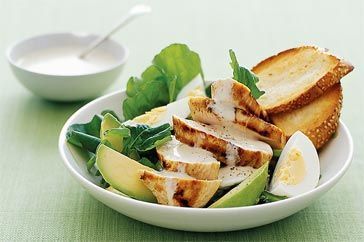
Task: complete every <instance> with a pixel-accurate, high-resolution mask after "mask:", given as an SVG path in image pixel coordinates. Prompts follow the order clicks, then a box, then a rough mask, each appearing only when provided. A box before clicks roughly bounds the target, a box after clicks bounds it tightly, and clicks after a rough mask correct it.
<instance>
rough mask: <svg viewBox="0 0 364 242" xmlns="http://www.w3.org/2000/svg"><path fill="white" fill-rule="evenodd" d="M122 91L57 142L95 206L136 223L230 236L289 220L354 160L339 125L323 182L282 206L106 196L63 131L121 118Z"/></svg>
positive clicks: (88, 111) (78, 117)
mask: <svg viewBox="0 0 364 242" xmlns="http://www.w3.org/2000/svg"><path fill="white" fill-rule="evenodd" d="M125 95H126V94H125V91H120V92H116V93H112V94H109V95H106V96H103V97H100V98H98V99H96V100H94V101H92V102H90V103H89V104H87V105H85V106H84V107H82V108H81V109H80V110H78V111H77V112H76V113H75V114H73V115H72V116H71V117H70V118H69V119H68V121H67V122H66V124H65V125H64V127H63V129H62V131H61V133H60V137H59V152H60V154H61V156H62V158H63V161H64V164H65V165H66V167H67V169H68V170H69V171H70V173H71V174H72V176H73V177H74V178H75V179H76V180H77V181H78V182H79V183H80V184H81V185H82V186H83V187H84V188H85V189H86V190H87V191H88V192H89V193H90V194H91V195H92V196H93V197H95V198H96V199H97V200H99V201H101V202H102V203H104V204H105V205H107V206H109V207H110V208H112V209H115V210H116V211H118V212H120V213H122V214H124V215H126V216H129V217H131V218H134V219H136V220H139V221H142V222H145V223H148V224H153V225H156V226H161V227H165V228H170V229H178V230H186V231H201V232H212V231H232V230H239V229H247V228H252V227H257V226H261V225H264V224H268V223H272V222H274V221H277V220H280V219H283V218H285V217H288V216H290V215H292V214H294V213H296V212H298V211H300V210H302V209H304V208H305V207H307V206H308V205H310V204H311V203H312V202H313V201H315V200H316V199H318V198H319V197H321V196H322V195H324V194H325V192H327V191H328V190H329V189H330V188H332V187H333V186H334V185H335V184H336V183H337V182H338V181H339V180H340V178H341V177H342V176H343V175H344V173H345V172H346V170H347V169H348V167H349V165H350V163H351V159H352V155H353V141H352V138H351V135H350V132H349V130H348V129H347V127H346V126H345V125H344V124H343V123H342V122H340V125H339V128H338V131H337V134H336V136H335V138H334V139H332V140H331V141H330V142H329V143H328V144H327V145H326V147H325V148H324V149H323V150H322V151H321V152H320V154H319V156H320V166H321V179H320V182H319V185H318V186H317V187H316V188H315V189H314V190H312V191H310V192H307V193H305V194H302V195H299V196H296V197H293V198H289V199H286V200H282V201H278V202H274V203H268V204H262V205H256V206H249V207H237V208H214V209H213V208H210V209H207V208H181V207H171V206H165V205H159V204H154V203H147V202H142V201H138V200H135V199H132V198H128V197H123V196H120V195H117V194H114V193H112V192H109V191H107V190H105V189H103V188H101V187H99V186H97V185H95V183H96V181H95V180H94V178H93V177H92V176H90V175H89V173H88V172H87V170H86V165H85V161H86V160H85V159H83V157H82V154H81V153H80V151H79V150H77V149H76V148H75V147H73V146H72V145H69V144H67V143H66V139H65V137H66V132H67V128H68V127H69V126H70V125H71V124H74V123H82V122H88V121H89V120H90V119H91V118H92V117H93V115H94V114H100V113H101V111H103V110H105V109H111V110H114V111H116V112H117V114H118V115H120V116H122V115H121V110H120V109H121V102H122V100H123V99H124V98H125Z"/></svg>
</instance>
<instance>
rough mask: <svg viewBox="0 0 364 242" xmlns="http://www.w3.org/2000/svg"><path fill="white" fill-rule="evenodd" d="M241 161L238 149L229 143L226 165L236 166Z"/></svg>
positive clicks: (227, 145)
mask: <svg viewBox="0 0 364 242" xmlns="http://www.w3.org/2000/svg"><path fill="white" fill-rule="evenodd" d="M238 159H239V153H238V147H236V146H235V145H233V144H231V143H230V142H228V143H227V144H226V164H227V165H228V166H231V165H235V163H236V161H237V160H238Z"/></svg>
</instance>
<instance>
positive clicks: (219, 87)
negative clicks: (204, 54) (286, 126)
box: [211, 79, 268, 120]
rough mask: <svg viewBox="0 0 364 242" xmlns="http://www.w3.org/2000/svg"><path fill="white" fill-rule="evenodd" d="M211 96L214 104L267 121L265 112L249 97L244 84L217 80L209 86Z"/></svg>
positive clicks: (228, 80)
mask: <svg viewBox="0 0 364 242" xmlns="http://www.w3.org/2000/svg"><path fill="white" fill-rule="evenodd" d="M211 96H212V99H214V100H215V101H216V102H221V103H226V104H228V105H231V106H233V107H236V108H240V109H243V110H245V111H247V112H248V113H251V114H253V115H255V116H257V117H259V118H261V119H264V120H268V115H267V112H266V111H265V110H264V109H263V108H262V107H261V106H260V105H259V103H258V102H257V100H255V98H254V97H253V96H252V95H251V93H250V90H249V88H248V87H246V86H245V85H244V84H241V83H240V82H237V81H235V80H233V79H225V80H218V81H215V82H213V83H212V85H211Z"/></svg>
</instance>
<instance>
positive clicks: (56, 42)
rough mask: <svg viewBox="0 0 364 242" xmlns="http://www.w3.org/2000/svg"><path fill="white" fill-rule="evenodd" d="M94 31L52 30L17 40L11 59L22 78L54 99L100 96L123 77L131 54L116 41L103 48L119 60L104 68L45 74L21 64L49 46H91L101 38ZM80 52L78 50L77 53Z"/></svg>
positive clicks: (47, 96) (11, 64) (23, 81)
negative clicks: (21, 59)
mask: <svg viewBox="0 0 364 242" xmlns="http://www.w3.org/2000/svg"><path fill="white" fill-rule="evenodd" d="M97 38H98V36H97V35H93V34H77V33H52V34H45V35H40V36H36V37H32V38H29V39H25V40H22V41H20V42H18V43H15V44H14V45H12V46H11V47H9V48H8V50H7V53H6V55H7V59H8V61H9V63H10V66H11V69H12V71H13V73H14V75H15V76H16V77H17V78H18V80H19V81H20V82H21V83H22V84H23V85H24V86H25V87H26V88H28V89H29V90H30V91H32V92H33V93H34V94H36V95H38V96H41V97H43V98H45V99H48V100H54V101H77V100H85V99H91V98H94V97H97V96H98V95H100V94H101V93H102V92H103V91H104V90H105V89H106V88H107V87H109V86H110V85H111V84H112V83H113V82H114V81H115V80H116V79H117V78H118V76H119V74H120V72H121V70H122V67H123V66H124V64H125V62H126V59H127V57H128V50H127V48H126V47H125V46H124V45H121V44H119V43H117V42H115V41H113V40H110V39H108V40H106V41H105V42H104V43H103V44H102V45H101V46H99V47H98V48H100V51H104V52H105V53H108V54H112V55H113V58H114V59H115V63H112V64H111V65H110V66H107V67H105V68H104V69H101V70H100V71H96V72H91V73H85V74H80V75H62V74H57V75H55V74H44V73H38V72H35V71H31V70H30V69H27V68H25V67H23V66H22V65H19V63H18V61H19V60H20V58H22V57H24V56H25V55H27V54H29V53H34V51H37V50H44V49H46V48H55V47H64V46H65V47H67V46H71V45H72V46H74V45H76V46H80V47H81V46H85V47H86V46H87V45H88V44H89V43H91V42H92V41H94V40H95V39H97ZM75 55H77V53H75Z"/></svg>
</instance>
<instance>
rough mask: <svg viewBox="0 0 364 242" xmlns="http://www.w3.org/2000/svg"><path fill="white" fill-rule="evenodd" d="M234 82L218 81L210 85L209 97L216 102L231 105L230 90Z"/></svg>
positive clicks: (229, 80) (228, 80)
mask: <svg viewBox="0 0 364 242" xmlns="http://www.w3.org/2000/svg"><path fill="white" fill-rule="evenodd" d="M233 84H234V80H231V79H226V80H218V81H215V82H214V83H212V86H211V96H212V99H214V100H215V101H216V102H224V103H230V104H231V103H232V101H233V96H232V89H233Z"/></svg>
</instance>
